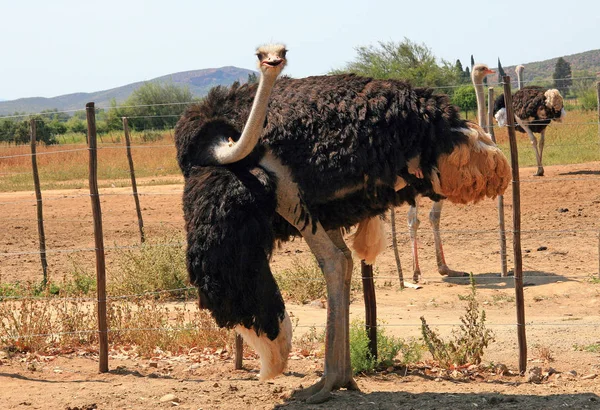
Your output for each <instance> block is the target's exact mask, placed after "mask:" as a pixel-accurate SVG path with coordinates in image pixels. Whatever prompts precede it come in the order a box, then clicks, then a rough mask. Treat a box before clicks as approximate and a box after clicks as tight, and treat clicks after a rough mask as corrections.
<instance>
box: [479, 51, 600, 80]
mask: <svg viewBox="0 0 600 410" xmlns="http://www.w3.org/2000/svg"><path fill="white" fill-rule="evenodd" d="M559 57H563V58H564V59H565V60H566V61H568V62H569V63H571V71H572V72H573V74H574V75H573V77H577V74H576V72H577V71H588V72H590V73H591V74H592V75H593V74H595V73H597V72H599V71H600V50H590V51H586V52H583V53H578V54H571V55H569V56H558V57H555V58H551V59H550V60H544V61H534V62H531V63H522V64H523V65H524V66H525V71H524V72H523V75H524V77H525V78H524V81H525V82H526V83H527V82H532V81H535V82H536V83H546V82H551V81H552V73H554V67H555V66H556V61H557V60H558V58H559ZM492 65H493V64H491V63H490V66H492ZM515 67H516V66H514V65H512V66H505V67H504V71H505V72H506V74H507V75H509V76H511V79H513V78H514V79H516V74H515ZM547 85H550V84H547Z"/></svg>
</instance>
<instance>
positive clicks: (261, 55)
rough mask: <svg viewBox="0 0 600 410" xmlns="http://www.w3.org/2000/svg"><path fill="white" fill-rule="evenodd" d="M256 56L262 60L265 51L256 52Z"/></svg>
mask: <svg viewBox="0 0 600 410" xmlns="http://www.w3.org/2000/svg"><path fill="white" fill-rule="evenodd" d="M256 57H258V60H259V61H262V59H263V53H256Z"/></svg>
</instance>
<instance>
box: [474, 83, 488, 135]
mask: <svg viewBox="0 0 600 410" xmlns="http://www.w3.org/2000/svg"><path fill="white" fill-rule="evenodd" d="M473 85H474V86H475V96H476V97H477V121H479V126H480V127H481V128H483V129H486V128H487V113H486V110H485V97H484V95H483V82H481V81H480V80H479V79H477V80H473Z"/></svg>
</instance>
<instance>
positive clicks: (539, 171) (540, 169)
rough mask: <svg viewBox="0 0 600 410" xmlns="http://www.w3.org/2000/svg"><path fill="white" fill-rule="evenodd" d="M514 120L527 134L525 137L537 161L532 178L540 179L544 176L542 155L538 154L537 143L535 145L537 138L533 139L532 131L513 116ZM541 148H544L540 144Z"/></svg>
mask: <svg viewBox="0 0 600 410" xmlns="http://www.w3.org/2000/svg"><path fill="white" fill-rule="evenodd" d="M515 119H516V120H517V123H518V124H519V125H520V126H521V128H523V129H524V130H525V132H526V133H527V135H528V136H529V140H530V141H531V145H532V146H533V151H534V152H535V159H536V161H537V166H538V169H537V171H536V173H535V174H533V176H534V177H542V176H544V167H543V166H542V155H541V153H540V151H538V143H537V138H535V135H534V134H533V131H531V129H530V128H529V127H528V126H527V125H525V124H524V123H523V121H521V120H520V119H519V118H518V117H516V116H515ZM541 148H542V149H543V148H544V144H543V143H542V144H541Z"/></svg>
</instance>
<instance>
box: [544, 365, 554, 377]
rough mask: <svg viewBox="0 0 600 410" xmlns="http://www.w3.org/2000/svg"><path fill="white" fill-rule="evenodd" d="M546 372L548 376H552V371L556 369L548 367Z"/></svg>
mask: <svg viewBox="0 0 600 410" xmlns="http://www.w3.org/2000/svg"><path fill="white" fill-rule="evenodd" d="M546 373H548V376H552V375H553V374H554V373H556V369H555V368H553V367H549V368H548V370H546Z"/></svg>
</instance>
